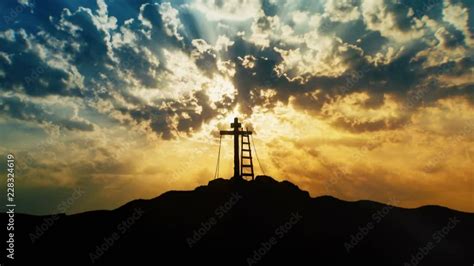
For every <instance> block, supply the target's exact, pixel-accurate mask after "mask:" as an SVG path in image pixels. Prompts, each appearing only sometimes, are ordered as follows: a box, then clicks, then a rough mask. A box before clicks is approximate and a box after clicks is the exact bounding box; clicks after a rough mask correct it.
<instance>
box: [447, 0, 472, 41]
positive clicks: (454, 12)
mask: <svg viewBox="0 0 474 266" xmlns="http://www.w3.org/2000/svg"><path fill="white" fill-rule="evenodd" d="M443 3H444V5H443V20H445V21H447V22H449V23H450V24H452V25H453V26H454V27H455V28H456V29H458V30H460V31H461V32H462V33H463V34H464V38H465V42H466V44H467V45H469V46H470V47H473V46H474V34H473V33H472V32H471V31H472V30H471V29H470V28H469V10H468V8H466V7H464V6H463V5H462V3H458V4H453V3H452V2H451V1H444V2H443ZM471 19H472V18H471Z"/></svg>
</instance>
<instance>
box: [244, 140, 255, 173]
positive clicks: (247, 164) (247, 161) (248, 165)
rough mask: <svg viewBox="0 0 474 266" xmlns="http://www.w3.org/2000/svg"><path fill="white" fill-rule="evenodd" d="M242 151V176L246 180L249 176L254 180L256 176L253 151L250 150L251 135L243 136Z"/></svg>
mask: <svg viewBox="0 0 474 266" xmlns="http://www.w3.org/2000/svg"><path fill="white" fill-rule="evenodd" d="M240 150H241V153H240V175H241V176H242V178H244V179H245V177H246V176H249V177H251V178H252V180H254V178H255V176H254V173H253V162H252V149H251V148H250V134H246V133H243V134H242V141H241V149H240ZM244 170H247V171H244Z"/></svg>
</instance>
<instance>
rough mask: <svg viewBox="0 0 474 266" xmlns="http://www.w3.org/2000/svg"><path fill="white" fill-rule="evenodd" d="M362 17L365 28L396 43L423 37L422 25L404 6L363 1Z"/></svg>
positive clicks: (385, 0) (385, 1)
mask: <svg viewBox="0 0 474 266" xmlns="http://www.w3.org/2000/svg"><path fill="white" fill-rule="evenodd" d="M361 9H362V16H363V18H364V22H365V24H366V25H367V28H368V29H370V30H373V31H379V32H380V34H381V35H382V36H385V37H388V38H390V39H392V40H394V41H396V42H406V41H409V40H413V39H416V38H419V37H421V36H423V23H422V22H421V21H420V20H419V19H418V18H416V17H414V13H413V10H412V9H411V8H409V7H408V6H406V5H403V4H401V3H398V2H394V1H389V0H363V1H362V5H361Z"/></svg>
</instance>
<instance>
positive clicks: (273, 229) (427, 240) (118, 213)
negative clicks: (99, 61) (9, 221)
mask: <svg viewBox="0 0 474 266" xmlns="http://www.w3.org/2000/svg"><path fill="white" fill-rule="evenodd" d="M1 216H2V217H3V218H5V214H2V215H1ZM52 217H54V219H53V218H52ZM16 224H17V227H16V238H17V240H16V243H17V245H16V254H15V257H16V258H15V262H16V264H17V265H33V264H35V265H91V264H94V265H127V264H129V265H190V264H192V265H472V263H473V262H474V256H473V252H472V250H474V248H473V241H472V230H473V228H474V214H472V213H464V212H459V211H455V210H450V209H447V208H444V207H438V206H426V207H421V208H417V209H404V208H398V207H394V206H391V205H385V204H381V203H377V202H371V201H357V202H347V201H342V200H338V199H336V198H334V197H330V196H323V197H317V198H311V197H310V196H309V194H308V192H306V191H302V190H300V189H299V188H298V187H297V186H295V185H294V184H292V183H290V182H287V181H283V182H278V181H276V180H274V179H272V178H271V177H269V176H257V177H256V179H255V180H254V181H251V182H249V181H242V180H238V179H231V180H224V179H216V180H212V181H210V182H209V184H208V185H207V186H200V187H198V188H196V189H195V190H193V191H170V192H167V193H164V194H162V195H160V196H159V197H156V198H154V199H150V200H134V201H131V202H129V203H127V204H125V205H123V206H122V207H120V208H117V209H115V210H113V211H93V212H86V213H81V214H75V215H66V216H64V215H63V216H32V215H17V217H16ZM38 228H39V229H38ZM32 239H33V240H34V241H33V242H32ZM2 242H3V241H2ZM3 245H5V242H3ZM3 250H5V249H3ZM405 263H407V264H405Z"/></svg>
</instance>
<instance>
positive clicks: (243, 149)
mask: <svg viewBox="0 0 474 266" xmlns="http://www.w3.org/2000/svg"><path fill="white" fill-rule="evenodd" d="M242 151H250V149H242Z"/></svg>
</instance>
